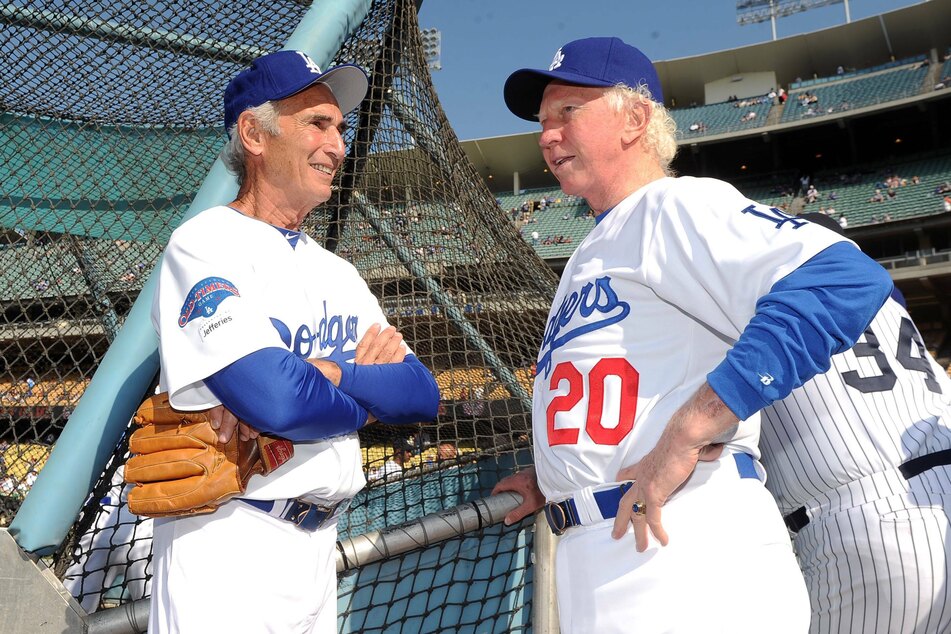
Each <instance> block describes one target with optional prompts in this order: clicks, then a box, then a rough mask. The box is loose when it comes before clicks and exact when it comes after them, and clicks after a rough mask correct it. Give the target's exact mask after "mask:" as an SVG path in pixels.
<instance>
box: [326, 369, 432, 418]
mask: <svg viewBox="0 0 951 634" xmlns="http://www.w3.org/2000/svg"><path fill="white" fill-rule="evenodd" d="M340 372H341V377H340V389H341V390H342V391H343V392H346V393H347V394H349V395H350V396H352V397H353V398H354V400H356V402H357V403H359V404H360V405H362V406H363V407H365V408H366V409H367V410H368V411H369V412H370V413H371V414H373V415H374V416H376V418H377V420H379V421H380V422H381V423H388V424H391V425H398V424H401V423H417V422H423V421H430V420H434V419H435V418H436V414H437V413H438V410H439V387H438V386H437V385H436V380H435V379H434V378H433V375H432V374H431V373H430V372H429V370H428V369H426V366H424V365H423V364H422V363H420V361H419V359H417V358H416V357H415V356H414V355H408V356H407V357H406V358H405V359H404V360H403V362H402V363H385V364H380V365H356V364H353V363H344V364H342V365H341V366H340Z"/></svg>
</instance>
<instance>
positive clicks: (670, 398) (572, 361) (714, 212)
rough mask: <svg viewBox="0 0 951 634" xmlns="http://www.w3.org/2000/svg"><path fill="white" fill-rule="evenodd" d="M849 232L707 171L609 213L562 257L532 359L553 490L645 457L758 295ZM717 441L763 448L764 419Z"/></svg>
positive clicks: (541, 474)
mask: <svg viewBox="0 0 951 634" xmlns="http://www.w3.org/2000/svg"><path fill="white" fill-rule="evenodd" d="M842 240H844V238H842V237H841V236H838V235H836V234H834V233H832V232H830V231H827V230H826V229H824V228H821V227H817V226H815V225H811V224H809V223H807V222H804V221H801V220H796V219H795V218H794V217H790V216H787V215H785V214H783V213H782V212H781V211H779V210H778V209H773V208H770V207H768V206H765V205H761V204H759V203H756V202H754V201H752V200H749V199H747V198H745V197H744V196H743V195H742V194H740V193H739V192H738V191H737V190H736V189H735V188H733V187H732V186H730V185H728V184H727V183H724V182H722V181H717V180H713V179H698V178H689V177H681V178H663V179H660V180H657V181H654V182H652V183H650V184H648V185H646V186H645V187H643V188H641V189H639V190H638V191H636V192H634V193H633V194H631V195H630V196H628V197H627V198H626V199H625V200H623V201H622V202H620V203H619V204H618V205H617V206H616V207H614V208H613V209H612V210H611V211H610V212H608V213H607V215H606V216H605V217H603V218H602V220H601V222H599V224H598V225H597V226H596V227H595V228H594V229H593V230H592V231H591V233H590V234H589V235H588V236H587V237H586V238H585V239H584V240H583V241H582V242H581V244H580V245H579V246H578V249H577V250H576V251H575V253H574V254H573V255H572V257H571V258H570V259H569V261H568V264H567V265H566V267H565V271H564V273H563V275H562V278H561V282H560V284H559V287H558V291H557V293H556V295H555V299H554V302H553V303H552V309H551V312H550V313H549V315H548V323H547V327H546V330H545V335H544V339H543V342H542V346H541V350H540V352H539V356H538V373H537V376H536V379H535V392H534V404H533V428H534V443H535V463H536V470H537V475H538V482H539V486H540V488H541V490H542V492H543V493H544V494H545V496H546V497H547V498H548V499H549V500H559V499H563V498H565V497H568V496H569V495H571V494H572V493H573V492H574V491H577V490H579V489H581V488H583V487H587V486H597V485H600V484H603V483H605V482H612V481H614V479H615V477H616V474H617V472H618V471H619V470H620V469H621V468H622V467H625V466H628V465H631V464H634V463H636V462H638V461H639V460H640V459H641V458H642V457H643V456H644V455H645V454H646V453H647V452H648V451H650V450H651V449H652V448H653V447H654V445H655V444H656V442H657V440H658V438H659V437H660V435H661V433H662V432H663V430H664V427H665V426H666V425H667V422H668V420H669V419H670V417H671V416H672V415H673V413H674V412H675V411H676V410H677V409H678V408H679V407H680V406H681V405H682V404H683V403H684V402H686V400H687V399H688V398H689V397H690V396H691V395H692V394H693V393H694V392H695V391H696V390H697V389H698V388H699V387H700V385H702V384H703V382H704V381H705V380H706V375H707V374H708V373H709V372H710V371H711V370H712V369H713V368H714V367H716V365H717V364H719V363H720V362H721V361H722V360H723V358H724V357H725V355H726V353H727V351H728V350H729V349H730V348H731V347H732V345H733V344H734V343H735V342H736V340H737V338H738V337H739V336H740V334H741V333H742V331H743V329H744V328H745V327H746V325H747V323H748V322H749V321H750V319H751V318H752V316H753V314H754V312H755V305H756V301H757V300H758V299H759V298H760V297H761V296H762V295H764V294H766V293H767V292H768V291H769V290H770V288H771V287H772V286H773V284H775V283H776V282H777V281H778V280H780V279H781V278H783V277H784V276H785V275H787V274H788V273H790V272H791V271H793V270H794V269H795V268H797V267H798V266H799V265H801V264H803V263H804V262H806V261H807V260H809V259H810V258H812V257H813V256H814V255H816V254H817V253H819V252H820V251H822V250H824V249H825V248H827V247H828V246H830V245H831V244H833V243H835V242H839V241H842ZM761 380H762V381H769V380H770V377H769V376H761ZM722 440H724V441H725V442H726V444H727V446H728V448H730V449H732V450H736V451H740V452H746V453H749V454H751V455H753V456H755V457H758V456H759V451H758V449H757V444H758V441H759V419H758V416H753V417H750V418H749V419H747V420H746V421H743V422H741V423H740V425H739V427H738V429H737V431H736V433H735V434H733V435H732V436H731V437H730V438H724V439H722Z"/></svg>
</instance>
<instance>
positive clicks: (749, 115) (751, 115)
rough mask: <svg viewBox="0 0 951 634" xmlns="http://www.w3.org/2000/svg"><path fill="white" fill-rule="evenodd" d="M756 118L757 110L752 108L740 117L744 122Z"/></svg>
mask: <svg viewBox="0 0 951 634" xmlns="http://www.w3.org/2000/svg"><path fill="white" fill-rule="evenodd" d="M755 118H756V111H755V110H750V111H749V112H747V113H746V114H745V115H743V116H742V117H740V121H743V122H744V123H745V122H746V121H752V120H753V119H755Z"/></svg>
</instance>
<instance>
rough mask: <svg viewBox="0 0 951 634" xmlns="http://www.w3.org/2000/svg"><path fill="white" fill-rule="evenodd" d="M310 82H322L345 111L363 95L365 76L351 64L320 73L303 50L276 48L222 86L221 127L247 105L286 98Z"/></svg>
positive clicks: (227, 126) (229, 123) (227, 127)
mask: <svg viewBox="0 0 951 634" xmlns="http://www.w3.org/2000/svg"><path fill="white" fill-rule="evenodd" d="M314 84H324V85H326V86H327V87H328V88H329V89H330V92H332V93H333V96H334V99H336V100H337V105H338V106H340V111H341V112H342V113H343V114H347V113H348V112H350V111H351V110H353V109H354V108H356V107H357V106H358V105H360V102H361V101H363V98H364V97H366V94H367V86H368V85H369V82H368V81H367V75H366V73H364V72H363V69H362V68H360V67H359V66H355V65H353V64H341V65H340V66H334V67H333V68H330V69H328V70H327V71H324V72H321V70H320V67H319V66H317V64H316V63H315V62H314V60H312V59H311V58H310V56H309V55H307V53H302V52H301V51H277V52H276V53H268V54H267V55H264V56H262V57H259V58H257V59H256V60H254V62H252V63H251V67H250V68H246V69H244V70H243V71H241V72H240V73H238V74H237V76H236V77H235V78H234V79H232V80H231V81H230V82H229V83H228V87H227V88H225V130H226V131H228V132H229V133H230V131H231V126H233V125H234V124H235V123H237V121H238V117H239V116H240V115H241V113H242V112H244V111H245V110H247V109H248V108H254V107H257V106H260V105H261V104H263V103H264V102H266V101H277V100H278V99H287V98H288V97H290V96H292V95H296V94H297V93H299V92H300V91H302V90H305V89H307V88H310V87H311V86H313V85H314Z"/></svg>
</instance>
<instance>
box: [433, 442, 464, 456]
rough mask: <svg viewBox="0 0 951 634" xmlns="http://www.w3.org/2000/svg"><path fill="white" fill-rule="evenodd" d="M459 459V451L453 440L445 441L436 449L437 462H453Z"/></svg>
mask: <svg viewBox="0 0 951 634" xmlns="http://www.w3.org/2000/svg"><path fill="white" fill-rule="evenodd" d="M458 457H459V450H458V449H457V448H456V444H455V443H454V442H452V441H451V440H443V441H442V442H440V443H439V446H438V447H437V449H436V460H452V459H453V458H458Z"/></svg>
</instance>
